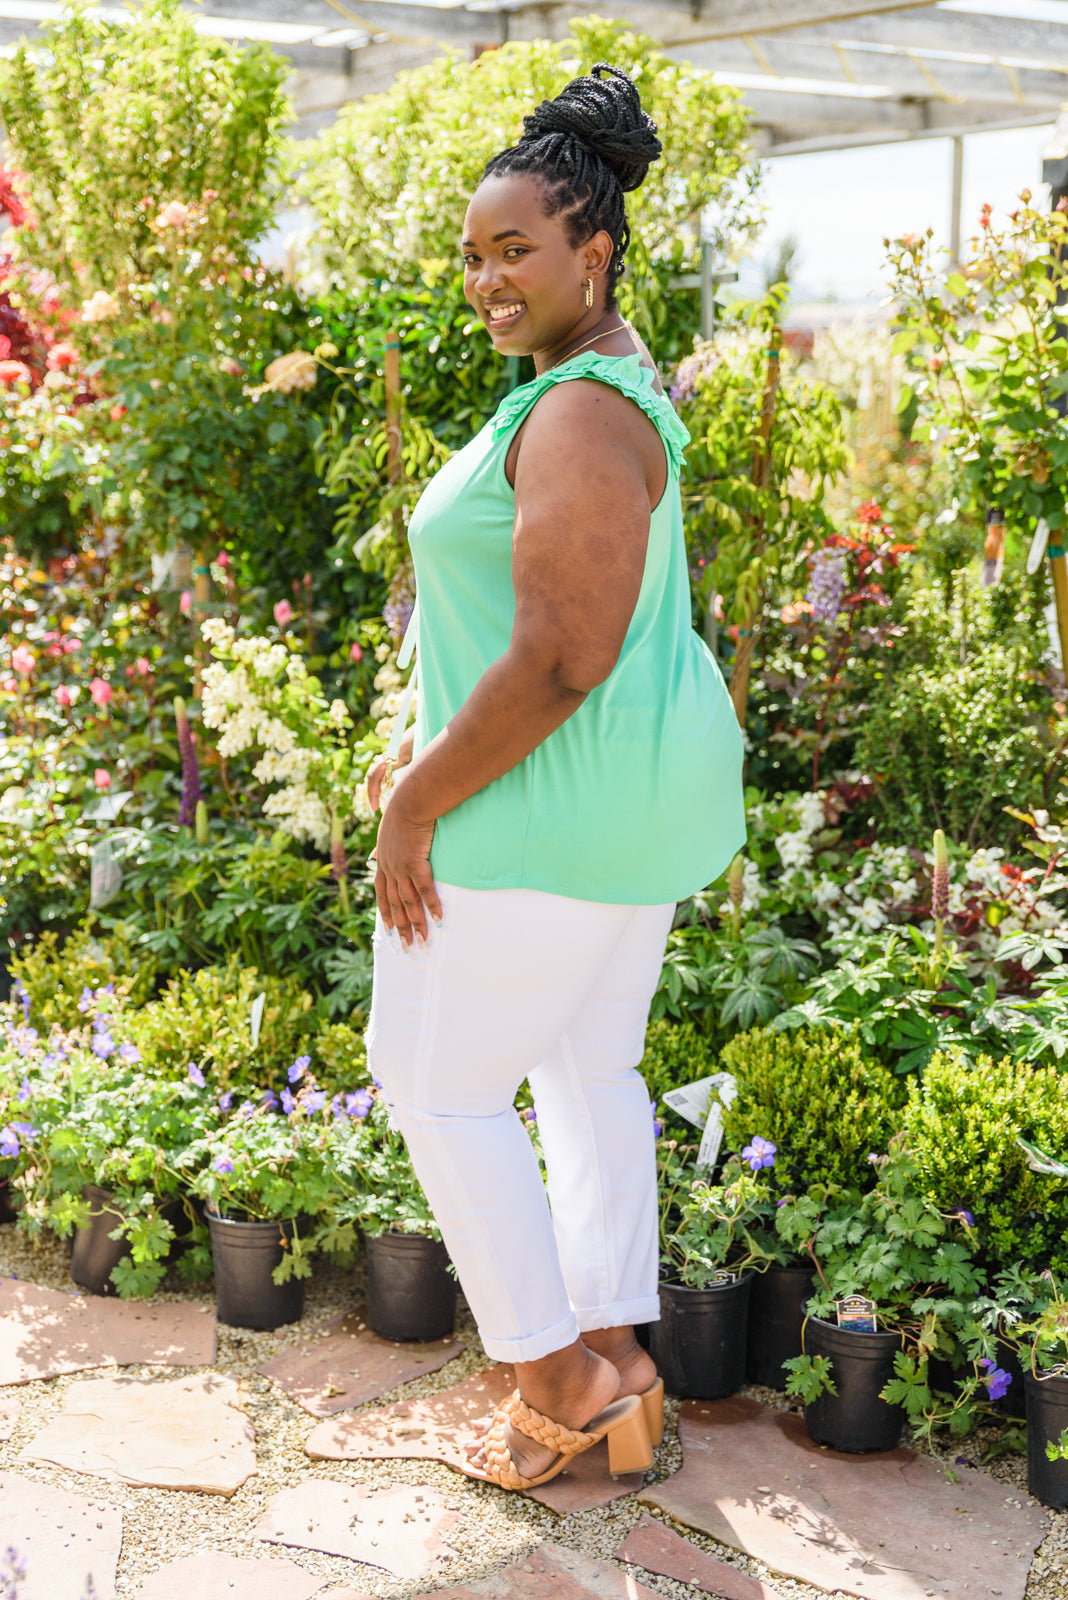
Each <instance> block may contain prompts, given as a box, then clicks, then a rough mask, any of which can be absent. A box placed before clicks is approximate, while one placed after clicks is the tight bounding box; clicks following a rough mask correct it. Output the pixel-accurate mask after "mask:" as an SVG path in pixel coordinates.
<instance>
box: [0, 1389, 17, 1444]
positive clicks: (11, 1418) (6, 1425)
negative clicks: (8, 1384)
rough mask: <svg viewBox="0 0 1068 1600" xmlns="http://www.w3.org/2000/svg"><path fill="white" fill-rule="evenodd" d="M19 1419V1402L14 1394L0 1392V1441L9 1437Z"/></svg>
mask: <svg viewBox="0 0 1068 1600" xmlns="http://www.w3.org/2000/svg"><path fill="white" fill-rule="evenodd" d="M18 1420H19V1403H18V1401H17V1400H16V1399H15V1397H14V1395H2V1394H0V1443H3V1441H4V1440H5V1439H10V1438H11V1435H12V1433H13V1432H14V1430H15V1424H16V1423H17V1422H18Z"/></svg>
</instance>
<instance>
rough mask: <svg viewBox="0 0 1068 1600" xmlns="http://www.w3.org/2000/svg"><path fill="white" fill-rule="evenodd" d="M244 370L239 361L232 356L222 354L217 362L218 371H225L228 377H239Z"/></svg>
mask: <svg viewBox="0 0 1068 1600" xmlns="http://www.w3.org/2000/svg"><path fill="white" fill-rule="evenodd" d="M244 370H245V369H244V367H243V366H242V365H241V363H240V361H235V360H234V358H233V356H223V358H222V360H221V361H220V362H219V371H220V372H225V373H226V376H227V377H228V378H240V376H241V374H242V373H243V372H244Z"/></svg>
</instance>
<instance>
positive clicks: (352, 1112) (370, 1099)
mask: <svg viewBox="0 0 1068 1600" xmlns="http://www.w3.org/2000/svg"><path fill="white" fill-rule="evenodd" d="M374 1103H375V1097H374V1095H373V1094H372V1093H371V1091H370V1089H357V1090H356V1093H355V1094H347V1095H346V1096H345V1115H346V1116H348V1117H355V1118H356V1119H357V1121H358V1122H362V1121H363V1119H364V1117H365V1116H366V1115H367V1113H368V1112H369V1111H370V1109H371V1107H372V1106H373V1105H374Z"/></svg>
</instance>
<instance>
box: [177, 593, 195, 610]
mask: <svg viewBox="0 0 1068 1600" xmlns="http://www.w3.org/2000/svg"><path fill="white" fill-rule="evenodd" d="M192 609H193V591H192V589H183V590H182V593H181V597H180V598H179V601H178V610H179V611H180V612H181V613H182V616H183V617H187V616H188V615H189V613H190V612H191V611H192Z"/></svg>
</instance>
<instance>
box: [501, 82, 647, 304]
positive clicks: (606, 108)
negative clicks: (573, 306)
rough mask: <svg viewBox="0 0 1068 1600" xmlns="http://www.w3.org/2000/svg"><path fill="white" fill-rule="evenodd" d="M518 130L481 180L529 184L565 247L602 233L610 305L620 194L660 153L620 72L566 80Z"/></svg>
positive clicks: (618, 271)
mask: <svg viewBox="0 0 1068 1600" xmlns="http://www.w3.org/2000/svg"><path fill="white" fill-rule="evenodd" d="M523 128H524V132H523V134H522V136H521V137H520V139H519V142H518V144H514V145H512V146H511V147H510V148H509V149H507V150H502V151H501V152H500V154H499V155H495V156H494V157H493V158H492V159H491V160H490V161H489V162H487V164H486V170H485V172H484V173H483V174H482V178H483V181H484V180H485V179H486V178H489V177H499V176H503V175H504V174H505V173H510V172H517V173H525V174H527V175H528V176H530V177H532V178H537V179H538V180H539V181H540V182H541V183H542V185H543V186H544V189H545V210H546V215H547V216H550V217H552V216H556V215H557V214H558V213H559V212H561V211H562V212H564V213H565V228H566V232H567V238H568V242H569V243H570V245H571V246H572V248H573V249H575V248H577V247H578V246H579V245H580V244H584V243H585V242H586V240H587V239H592V237H593V235H594V234H595V233H600V232H601V231H602V229H603V230H604V232H605V233H607V234H608V236H609V238H610V239H611V240H612V245H613V250H612V259H611V261H610V263H609V267H608V274H607V304H608V306H613V305H615V287H616V284H617V283H618V282H619V279H620V278H621V277H622V275H623V266H624V260H623V258H624V256H625V255H626V253H627V246H628V244H629V243H630V228H629V227H628V226H627V214H626V210H625V208H624V204H623V195H624V193H625V192H627V191H628V190H631V189H636V188H637V187H638V185H639V184H640V183H641V182H642V180H643V178H644V177H645V174H646V172H647V171H648V169H649V167H650V165H651V164H652V162H654V161H656V160H657V158H658V157H659V156H660V154H661V148H662V147H661V144H660V140H659V139H658V138H657V136H656V124H655V123H654V122H653V120H652V118H651V117H650V116H649V115H648V114H647V113H646V112H645V111H643V110H642V103H641V101H640V99H639V98H638V91H637V89H636V88H635V87H634V84H633V83H632V82H631V80H630V78H628V77H627V75H626V73H625V72H620V71H619V70H618V69H617V68H616V67H610V66H608V65H607V64H606V63H605V62H603V61H599V62H598V63H597V65H596V66H595V67H594V68H593V71H592V73H591V74H590V76H589V77H585V78H573V79H572V81H571V82H570V83H569V84H567V86H566V87H565V88H564V89H562V90H561V92H560V93H559V94H558V95H557V97H556V99H555V100H543V101H542V103H541V105H540V106H538V107H537V109H536V110H535V111H534V112H533V113H532V115H531V116H529V117H524V118H523Z"/></svg>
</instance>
